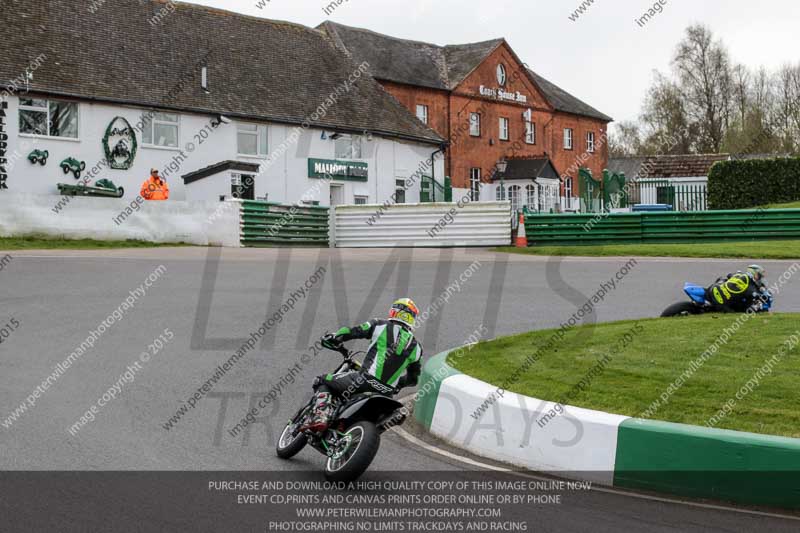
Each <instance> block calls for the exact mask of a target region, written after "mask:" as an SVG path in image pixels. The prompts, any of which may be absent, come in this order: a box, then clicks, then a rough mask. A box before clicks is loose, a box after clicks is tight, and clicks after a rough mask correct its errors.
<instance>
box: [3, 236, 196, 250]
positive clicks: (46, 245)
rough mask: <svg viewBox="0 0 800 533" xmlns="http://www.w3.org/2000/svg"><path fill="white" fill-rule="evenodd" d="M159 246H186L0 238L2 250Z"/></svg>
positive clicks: (83, 240) (88, 240)
mask: <svg viewBox="0 0 800 533" xmlns="http://www.w3.org/2000/svg"><path fill="white" fill-rule="evenodd" d="M159 246H185V245H182V244H155V243H152V242H144V241H93V240H90V239H79V240H69V239H52V238H47V237H13V238H2V237H0V250H4V251H8V250H91V249H98V248H100V249H104V248H154V247H159Z"/></svg>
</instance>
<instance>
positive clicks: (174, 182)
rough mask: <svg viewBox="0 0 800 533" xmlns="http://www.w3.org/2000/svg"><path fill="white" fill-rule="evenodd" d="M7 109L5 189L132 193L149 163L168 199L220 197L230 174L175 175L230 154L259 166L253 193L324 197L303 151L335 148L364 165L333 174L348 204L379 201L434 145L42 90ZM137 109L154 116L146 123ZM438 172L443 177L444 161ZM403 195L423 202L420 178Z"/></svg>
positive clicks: (333, 153)
mask: <svg viewBox="0 0 800 533" xmlns="http://www.w3.org/2000/svg"><path fill="white" fill-rule="evenodd" d="M5 112H6V117H5V122H4V128H5V134H6V135H7V137H8V139H7V146H6V147H5V149H6V159H7V165H6V171H7V172H6V173H7V176H8V177H7V180H6V181H5V183H6V185H7V187H8V189H7V190H8V191H10V192H15V193H32V194H45V195H55V194H59V190H58V188H57V184H59V183H66V184H72V185H77V184H80V183H83V182H84V181H85V182H86V184H87V185H93V184H94V183H95V182H96V181H97V180H100V179H108V180H111V181H113V182H114V184H115V185H116V186H117V187H123V188H124V198H126V199H133V198H135V197H136V195H138V194H139V190H140V188H141V185H142V182H143V181H144V180H145V179H147V177H148V176H149V173H150V168H151V167H156V168H159V169H160V170H161V172H162V175H163V176H165V177H166V179H167V181H168V183H169V186H170V190H171V198H170V199H171V200H185V199H190V200H211V201H218V200H219V197H220V196H222V195H225V196H228V197H230V195H231V192H232V190H231V182H230V177H231V176H230V174H229V173H223V174H221V175H218V176H211V177H208V178H204V179H202V180H198V181H196V182H194V183H192V184H189V185H187V186H184V183H183V180H182V179H181V176H183V175H185V174H188V173H190V172H194V171H197V170H200V169H203V168H205V167H208V166H210V165H214V164H217V163H219V162H221V161H226V160H236V161H242V162H247V163H255V164H258V165H260V171H259V173H258V174H257V175H256V177H255V183H254V193H255V197H256V198H263V197H265V196H266V197H267V198H268V200H269V201H274V202H283V203H286V202H288V203H291V202H298V201H301V200H302V199H310V200H313V201H318V202H319V203H320V204H321V205H328V203H329V201H330V197H331V196H330V184H329V183H328V181H329V180H326V179H320V178H314V177H309V158H312V159H319V160H336V161H341V160H342V159H343V158H342V157H337V155H338V156H341V155H343V154H345V155H346V154H347V153H350V154H352V155H353V157H352V158H350V160H351V161H355V162H360V163H362V164H363V163H365V164H366V167H367V169H368V170H367V178H366V180H363V178H362V177H361V176H348V175H341V176H334V179H333V180H331V183H332V184H334V185H339V186H340V188H339V189H335V191H337V194H338V195H339V197H340V198H339V200H340V201H341V202H342V203H345V204H352V203H355V202H356V199H357V197H358V201H359V202H364V203H381V202H383V201H385V200H387V199H389V198H390V197H391V195H392V194H393V193H394V192H395V189H396V185H397V180H398V179H405V178H408V177H410V176H411V175H412V174H414V173H415V172H417V170H418V169H419V168H420V167H424V168H425V169H427V168H428V167H429V163H428V164H427V165H426V162H429V161H430V157H431V153H432V152H433V151H434V150H436V147H435V146H433V145H429V144H423V143H416V142H405V141H399V140H396V139H393V138H386V137H380V136H377V135H375V136H367V135H365V136H359V137H357V138H356V141H354V142H351V137H350V136H348V135H342V136H337V135H335V134H334V132H333V131H331V130H325V131H323V130H321V129H311V128H309V129H305V130H304V129H302V128H299V127H295V126H292V125H281V124H263V123H262V124H255V123H243V122H240V121H237V120H225V121H223V122H222V123H219V122H218V116H215V115H201V114H188V113H156V114H154V113H153V112H150V111H148V110H145V109H141V108H135V107H126V106H114V105H107V104H101V103H94V102H89V101H74V100H73V101H67V100H57V99H49V100H48V99H47V98H46V97H38V96H37V97H33V96H25V95H22V96H21V97H20V98H17V97H11V98H9V100H8V108H7V109H6V110H5ZM117 117H120V118H121V119H125V121H127V124H126V122H125V121H123V120H117ZM143 117H145V118H150V120H144V121H143ZM112 123H113V124H112ZM128 126H131V127H132V129H133V130H134V131H135V136H136V150H135V154H134V153H133V149H134V143H133V139H132V137H131V136H130V135H129V133H128V132H126V131H125V130H128V129H130V128H128ZM32 132H38V133H40V134H32ZM41 133H44V134H45V135H41ZM107 134H109V139H108V141H109V142H108V143H107V145H108V151H109V153H110V154H111V157H112V159H113V160H114V161H115V162H116V166H119V167H122V168H120V169H114V168H110V166H109V165H108V164H107V163H106V161H107V156H106V148H105V146H104V144H105V143H104V138H105V137H106V136H107ZM358 139H360V142H359V140H358ZM242 152H245V153H242ZM45 156H46V159H45ZM29 157H30V159H29ZM62 163H63V167H65V168H66V170H67V171H66V172H65V171H64V169H63V168H62ZM435 172H436V175H437V177H438V178H439V179H440V180H441V179H442V176H443V175H444V163H443V161H442V160H441V159H440V160H438V161H437V163H436V169H435ZM425 173H426V174H429V173H430V172H427V171H426V172H425ZM76 174H77V175H79V177H80V179H76V177H75V175H76ZM345 174H346V173H345ZM190 189H193V190H190ZM0 194H2V192H0ZM405 196H406V201H407V202H417V201H419V180H416V182H415V183H414V185H413V186H412V187H411V188H410V189H409V190H408V191H407V192H406V193H405ZM304 197H305V198H304ZM309 197H310V198H309Z"/></svg>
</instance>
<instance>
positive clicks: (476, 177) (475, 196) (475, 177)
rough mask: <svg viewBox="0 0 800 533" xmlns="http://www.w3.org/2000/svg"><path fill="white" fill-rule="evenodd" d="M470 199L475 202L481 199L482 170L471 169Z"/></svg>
mask: <svg viewBox="0 0 800 533" xmlns="http://www.w3.org/2000/svg"><path fill="white" fill-rule="evenodd" d="M469 197H470V200H472V201H473V202H478V201H480V199H481V169H480V168H471V169H469Z"/></svg>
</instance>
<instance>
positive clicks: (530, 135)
mask: <svg viewBox="0 0 800 533" xmlns="http://www.w3.org/2000/svg"><path fill="white" fill-rule="evenodd" d="M525 142H526V143H528V144H536V123H535V122H525Z"/></svg>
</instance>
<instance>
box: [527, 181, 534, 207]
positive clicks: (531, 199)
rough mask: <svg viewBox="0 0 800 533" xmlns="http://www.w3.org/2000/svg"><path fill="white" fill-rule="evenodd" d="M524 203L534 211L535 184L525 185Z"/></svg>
mask: <svg viewBox="0 0 800 533" xmlns="http://www.w3.org/2000/svg"><path fill="white" fill-rule="evenodd" d="M525 205H527V206H528V209H530V210H531V211H536V185H534V184H533V183H529V184H527V185H526V186H525Z"/></svg>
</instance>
